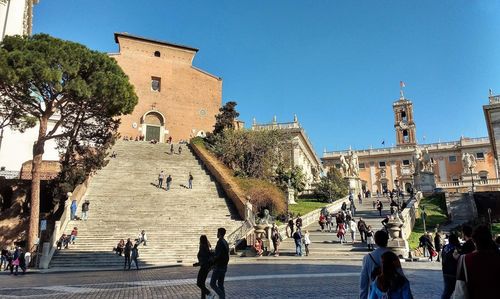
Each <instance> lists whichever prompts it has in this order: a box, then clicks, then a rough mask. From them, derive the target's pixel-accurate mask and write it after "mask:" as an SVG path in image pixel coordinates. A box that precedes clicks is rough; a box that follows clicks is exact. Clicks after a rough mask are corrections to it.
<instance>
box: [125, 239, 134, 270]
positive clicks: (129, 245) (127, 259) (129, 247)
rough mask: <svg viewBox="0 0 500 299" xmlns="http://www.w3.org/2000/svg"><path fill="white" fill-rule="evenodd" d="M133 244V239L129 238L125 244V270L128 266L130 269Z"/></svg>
mask: <svg viewBox="0 0 500 299" xmlns="http://www.w3.org/2000/svg"><path fill="white" fill-rule="evenodd" d="M132 246H133V245H132V241H130V238H128V239H127V243H126V244H125V249H124V250H123V255H124V256H125V265H124V266H123V270H126V269H127V267H128V269H129V270H130V262H131V260H130V254H131V253H132Z"/></svg>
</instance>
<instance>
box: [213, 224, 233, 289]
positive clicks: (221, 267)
mask: <svg viewBox="0 0 500 299" xmlns="http://www.w3.org/2000/svg"><path fill="white" fill-rule="evenodd" d="M225 235H226V229H225V228H223V227H220V228H219V229H218V230H217V238H218V239H219V240H218V241H217V245H216V246H215V256H214V271H213V272H212V277H211V278H210V287H212V289H213V290H214V292H215V293H216V294H217V295H218V296H219V298H226V292H225V290H224V278H225V276H226V272H227V264H228V263H229V245H228V244H227V241H226V240H225V239H224V236H225Z"/></svg>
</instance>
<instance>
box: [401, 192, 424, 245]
mask: <svg viewBox="0 0 500 299" xmlns="http://www.w3.org/2000/svg"><path fill="white" fill-rule="evenodd" d="M422 197H423V196H422V193H421V192H417V194H416V195H415V198H414V199H412V200H410V202H409V203H408V205H407V206H406V208H405V209H404V210H403V211H402V212H401V217H402V218H403V222H404V223H403V227H402V228H401V229H402V233H403V239H404V240H408V238H409V237H410V234H411V232H412V230H413V227H414V226H415V221H416V219H417V210H418V207H419V204H420V200H421V199H422Z"/></svg>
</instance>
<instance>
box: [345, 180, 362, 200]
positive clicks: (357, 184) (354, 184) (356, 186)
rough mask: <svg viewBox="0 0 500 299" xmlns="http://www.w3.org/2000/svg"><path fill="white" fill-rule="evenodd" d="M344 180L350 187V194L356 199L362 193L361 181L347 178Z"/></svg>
mask: <svg viewBox="0 0 500 299" xmlns="http://www.w3.org/2000/svg"><path fill="white" fill-rule="evenodd" d="M344 180H346V181H347V184H348V186H349V193H352V194H353V195H354V197H356V195H357V194H359V193H361V180H360V179H359V178H358V177H345V178H344Z"/></svg>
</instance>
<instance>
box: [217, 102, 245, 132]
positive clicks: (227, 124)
mask: <svg viewBox="0 0 500 299" xmlns="http://www.w3.org/2000/svg"><path fill="white" fill-rule="evenodd" d="M236 105H238V104H237V103H236V102H227V103H226V104H225V105H224V106H222V107H221V108H220V109H219V114H217V115H216V116H215V126H214V132H213V133H214V134H219V133H222V131H224V129H234V121H235V120H236V118H237V117H238V116H240V114H239V113H238V112H237V111H236Z"/></svg>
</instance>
